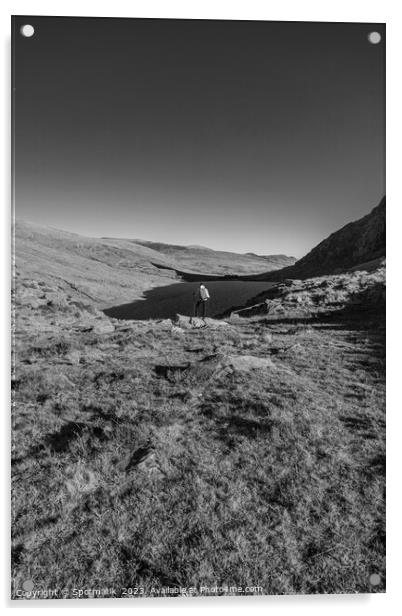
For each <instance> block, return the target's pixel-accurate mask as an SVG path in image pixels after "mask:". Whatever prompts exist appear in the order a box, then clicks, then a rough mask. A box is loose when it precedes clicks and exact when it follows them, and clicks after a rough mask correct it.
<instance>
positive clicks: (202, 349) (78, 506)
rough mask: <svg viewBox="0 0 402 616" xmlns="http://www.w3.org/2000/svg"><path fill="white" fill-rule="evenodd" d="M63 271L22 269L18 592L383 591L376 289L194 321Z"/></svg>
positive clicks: (16, 456) (16, 398)
mask: <svg viewBox="0 0 402 616" xmlns="http://www.w3.org/2000/svg"><path fill="white" fill-rule="evenodd" d="M43 278H46V282H45V281H44V280H43ZM47 279H48V275H47V274H46V273H44V274H43V275H41V274H36V276H35V278H33V276H32V273H30V274H23V273H20V274H19V275H18V276H17V279H16V284H15V305H16V312H15V315H16V322H15V328H14V341H15V347H14V351H15V352H14V358H15V361H14V362H13V380H12V389H13V417H12V421H13V440H12V443H13V444H12V486H13V511H12V518H13V524H12V529H13V535H12V572H13V573H12V582H13V585H12V593H13V597H15V598H18V595H17V592H18V590H19V589H21V588H23V584H24V581H25V580H31V579H32V580H33V584H34V588H35V590H37V589H49V588H55V589H64V590H63V594H62V595H59V596H58V597H59V598H66V597H73V596H74V595H73V589H74V588H83V589H91V588H99V587H100V588H105V589H106V588H107V589H110V590H109V591H108V592H109V593H114V596H118V597H124V596H127V595H126V594H124V592H125V591H124V588H127V587H133V586H135V587H138V588H139V589H140V590H139V591H138V593H139V594H138V596H141V594H142V593H144V594H145V595H151V596H163V592H164V591H163V589H164V588H166V587H168V586H169V587H170V588H172V589H175V588H177V589H178V588H179V587H181V588H183V587H189V586H191V587H193V588H194V590H193V594H195V595H201V594H211V593H208V592H207V593H206V592H205V591H201V590H200V589H201V587H213V586H215V585H216V584H217V583H218V584H219V585H220V586H222V590H220V591H219V592H218V593H217V594H232V592H231V591H230V589H229V588H226V584H228V585H231V586H235V587H236V588H239V587H243V588H246V586H245V585H246V584H255V585H258V587H259V590H257V591H255V592H254V593H253V591H252V590H249V591H247V590H244V594H247V593H248V592H249V593H250V594H261V593H263V594H285V593H290V594H295V593H357V592H384V591H385V518H384V507H385V499H384V473H385V430H384V425H385V423H384V422H385V379H384V377H385V373H384V371H385V356H384V350H385V349H384V334H385V329H384V314H383V310H382V308H381V305H380V307H379V305H378V304H377V299H378V297H377V294H375V295H374V296H371V295H370V294H369V299H370V298H371V299H373V300H374V306H375V310H374V311H372V312H371V313H370V312H367V311H363V312H358V313H357V314H353V313H351V314H350V315H348V313H347V311H345V308H347V303H348V302H347V298H346V299H345V298H343V299H344V303H343V304H342V306H343V309H342V311H339V310H335V311H332V312H331V314H326V312H325V310H322V311H321V312H320V315H319V316H320V318H319V319H317V318H312V316H311V315H310V317H307V315H306V313H304V312H302V313H301V314H302V316H300V313H297V312H294V309H295V308H296V310H297V309H298V306H299V302H298V301H297V299H296V301H293V300H292V298H291V297H289V296H287V297H285V300H284V304H283V307H282V308H283V309H282V310H279V309H278V311H277V312H276V313H274V314H273V315H272V316H270V314H265V315H260V316H254V317H251V318H239V317H237V318H236V317H233V318H232V319H228V320H227V321H222V320H220V321H214V320H208V321H207V327H200V323H199V322H196V323H195V326H194V327H190V326H189V320H188V317H183V316H181V317H178V319H177V321H176V322H173V321H171V320H169V319H165V320H149V321H119V320H117V319H109V318H107V317H106V316H105V315H104V314H102V313H100V312H98V311H97V310H96V309H95V308H94V306H93V303H92V302H91V301H87V302H86V303H85V302H79V301H77V299H76V297H75V296H71V295H69V294H66V293H65V292H64V290H63V288H62V287H60V286H58V285H50V284H49V283H48V282H47ZM314 280H315V281H316V282H315V285H316V287H317V293H316V295H319V293H318V291H320V290H321V291H322V292H323V293H326V290H325V284H326V281H325V279H323V280H320V279H314ZM311 286H312V285H311ZM355 286H356V287H357V286H359V289H360V291H361V292H363V293H364V292H366V290H367V289H369V288H370V286H371V283H370V282H368V281H365V282H364V281H362V283H361V284H360V282H359V285H357V283H355ZM300 292H302V290H300ZM293 295H297V293H296V290H294V292H293ZM380 296H381V294H380ZM380 296H379V297H380ZM321 300H322V301H321V305H322V307H324V306H325V298H324V297H323V296H321ZM273 301H274V300H273ZM318 303H319V302H318ZM345 304H346V306H345ZM366 306H367V304H366ZM338 308H339V306H338ZM298 315H299V316H298ZM21 486H24V489H21ZM362 512H363V513H364V516H363V521H364V523H362ZM345 571H346V572H347V575H346V574H345ZM373 572H375V573H376V574H378V575H379V580H380V581H379V583H378V584H377V585H375V586H374V585H372V584H371V583H370V579H371V578H370V576H371V575H372V573H373ZM172 592H174V594H173V596H175V594H177V593H179V592H181V591H179V590H177V591H174V590H173V591H172ZM212 594H214V593H213V592H212ZM95 596H96V595H95ZM106 596H113V595H111V594H106ZM56 598H57V596H56Z"/></svg>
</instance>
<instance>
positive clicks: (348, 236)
mask: <svg viewBox="0 0 402 616" xmlns="http://www.w3.org/2000/svg"><path fill="white" fill-rule="evenodd" d="M384 256H385V197H384V198H383V199H382V200H381V202H380V203H379V205H377V206H376V207H375V208H374V209H373V210H372V211H371V212H370V213H369V214H367V215H366V216H364V217H363V218H360V219H359V220H356V221H354V222H351V223H349V224H347V225H345V226H344V227H342V228H341V229H339V230H338V231H335V233H332V234H331V235H330V236H329V237H327V238H326V239H325V240H323V241H322V242H320V243H319V244H318V245H317V246H316V247H315V248H313V249H312V250H311V251H310V252H309V253H308V254H307V255H306V256H305V257H303V258H301V259H300V260H299V261H297V262H296V263H295V264H294V265H292V266H290V267H285V268H282V269H281V270H278V271H276V272H275V274H274V275H272V274H270V273H269V274H267V275H266V276H257V277H256V278H261V279H262V278H264V279H265V280H283V279H285V278H293V279H304V278H310V277H313V276H322V275H327V274H336V273H340V272H342V271H346V270H348V269H351V268H354V269H358V268H359V266H362V267H364V268H365V269H367V268H369V267H370V263H371V262H374V265H375V262H376V260H379V259H381V257H384Z"/></svg>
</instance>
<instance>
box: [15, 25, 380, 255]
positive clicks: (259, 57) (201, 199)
mask: <svg viewBox="0 0 402 616" xmlns="http://www.w3.org/2000/svg"><path fill="white" fill-rule="evenodd" d="M22 23H32V24H33V25H34V27H35V35H34V36H33V37H32V38H29V39H27V38H25V39H24V37H22V36H21V35H20V33H19V28H20V25H21V24H22ZM13 29H14V34H13V42H14V46H15V65H14V69H15V70H14V84H13V85H14V87H15V99H14V116H15V134H14V145H15V169H14V173H15V210H16V215H17V216H18V217H21V218H26V219H31V220H34V221H35V222H37V223H38V224H43V225H51V226H54V227H59V228H61V229H66V230H69V231H71V232H77V233H80V234H82V235H87V236H90V237H102V236H106V235H108V236H115V237H119V236H120V237H122V236H127V235H132V236H133V237H136V238H139V237H144V238H146V241H157V242H164V243H167V244H180V245H189V244H190V245H194V244H198V245H202V246H211V247H213V248H212V249H214V250H223V251H231V252H237V253H245V252H254V253H256V254H287V255H294V256H296V257H297V258H300V257H301V256H303V255H304V254H306V253H307V252H308V251H309V250H310V249H311V248H312V247H313V246H315V245H316V244H317V243H319V242H320V241H321V240H322V239H323V238H325V237H327V236H328V235H329V234H330V233H332V232H334V231H335V230H337V229H339V228H340V227H342V226H344V225H345V224H347V223H348V222H351V221H352V220H356V219H358V218H361V217H362V216H364V215H365V214H367V213H368V212H369V211H370V210H371V209H372V208H373V207H375V206H376V205H377V204H378V203H379V202H380V200H381V198H382V196H383V194H384V193H385V186H384V183H385V180H384V135H385V130H384V104H385V101H384V79H385V71H384V61H385V26H384V24H364V23H363V24H362V23H360V24H358V23H353V24H352V23H351V24H345V23H318V22H314V23H309V22H303V23H297V22H286V23H285V22H283V23H282V22H236V21H208V20H206V21H198V20H191V21H189V20H152V19H113V20H108V19H96V18H56V17H54V18H53V17H29V16H25V17H24V16H19V17H16V18H14V22H13ZM372 30H376V31H378V32H380V34H381V36H382V37H383V40H382V42H381V43H380V44H378V45H372V44H370V43H369V41H368V34H369V32H371V31H372ZM72 42H73V44H72ZM128 229H129V230H130V233H127V230H128ZM131 230H132V231H131Z"/></svg>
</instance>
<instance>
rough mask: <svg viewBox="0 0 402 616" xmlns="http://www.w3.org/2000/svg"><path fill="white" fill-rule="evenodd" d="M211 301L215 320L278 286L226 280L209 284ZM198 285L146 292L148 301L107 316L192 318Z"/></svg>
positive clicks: (176, 285)
mask: <svg viewBox="0 0 402 616" xmlns="http://www.w3.org/2000/svg"><path fill="white" fill-rule="evenodd" d="M205 284H206V287H207V288H208V291H209V294H210V296H211V299H210V300H209V302H208V305H207V316H210V317H214V316H217V315H219V314H222V312H224V311H225V310H228V309H230V308H233V307H239V306H243V305H244V304H246V302H247V301H248V300H250V299H251V298H253V297H255V296H256V295H258V294H259V293H261V292H262V291H266V290H267V289H270V288H271V287H272V286H274V285H275V283H273V282H261V281H258V282H254V281H238V280H225V281H221V280H220V281H217V282H215V281H214V282H207V283H205ZM198 286H199V283H198V282H177V283H174V284H171V285H167V286H163V287H155V288H153V289H149V291H146V292H145V293H144V299H139V300H136V301H135V302H131V303H129V304H122V305H120V306H113V307H112V308H107V309H106V310H104V313H105V314H106V315H107V316H109V317H114V318H116V319H141V320H142V319H169V318H173V317H174V316H175V315H176V314H177V313H179V314H185V315H191V314H192V311H193V297H192V296H193V291H194V290H195V289H197V288H198Z"/></svg>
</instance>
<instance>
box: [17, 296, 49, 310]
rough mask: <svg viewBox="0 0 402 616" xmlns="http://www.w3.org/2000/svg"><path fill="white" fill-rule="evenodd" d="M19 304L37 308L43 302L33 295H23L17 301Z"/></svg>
mask: <svg viewBox="0 0 402 616" xmlns="http://www.w3.org/2000/svg"><path fill="white" fill-rule="evenodd" d="M18 303H19V304H20V306H29V307H30V308H39V306H40V305H41V304H42V303H43V302H41V301H39V300H38V298H37V297H36V296H35V295H25V296H24V297H21V298H20V300H19V302H18Z"/></svg>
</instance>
